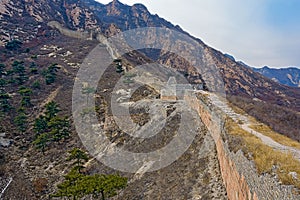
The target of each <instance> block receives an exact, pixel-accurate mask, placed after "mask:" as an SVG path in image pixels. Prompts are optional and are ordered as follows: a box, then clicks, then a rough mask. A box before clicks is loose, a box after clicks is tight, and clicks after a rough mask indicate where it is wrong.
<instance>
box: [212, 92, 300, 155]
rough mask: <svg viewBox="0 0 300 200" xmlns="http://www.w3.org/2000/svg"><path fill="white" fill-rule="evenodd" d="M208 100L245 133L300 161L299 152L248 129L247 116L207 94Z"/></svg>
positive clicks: (248, 121) (216, 97)
mask: <svg viewBox="0 0 300 200" xmlns="http://www.w3.org/2000/svg"><path fill="white" fill-rule="evenodd" d="M209 99H210V100H211V103H212V104H214V105H215V106H217V107H218V108H220V109H221V110H222V111H223V112H224V113H226V114H227V115H228V116H229V117H230V118H232V119H233V120H234V121H235V122H237V123H238V124H239V126H240V127H241V128H242V129H244V130H245V131H247V132H249V133H251V134H253V135H255V136H256V137H258V138H260V139H261V141H262V142H263V143H264V144H266V145H268V146H270V147H272V148H273V149H275V150H279V151H282V152H285V153H288V152H290V153H292V155H293V156H294V157H295V158H297V159H298V160H299V161H300V150H299V149H296V148H293V147H290V146H285V145H283V144H280V143H278V142H276V141H274V140H273V139H272V138H270V137H268V136H265V135H264V134H263V133H261V132H258V131H255V130H253V129H252V128H250V125H251V123H250V120H249V118H248V117H247V116H245V115H242V114H238V113H236V112H235V111H234V110H232V109H231V108H230V107H229V106H228V105H227V103H225V102H223V101H221V100H220V99H219V98H218V96H216V95H214V94H209Z"/></svg>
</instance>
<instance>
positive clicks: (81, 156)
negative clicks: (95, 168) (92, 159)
mask: <svg viewBox="0 0 300 200" xmlns="http://www.w3.org/2000/svg"><path fill="white" fill-rule="evenodd" d="M69 153H70V155H69V157H68V158H67V160H75V162H74V163H73V165H75V169H77V170H78V172H79V173H80V170H81V169H82V168H83V164H84V163H85V162H87V161H88V160H89V158H88V155H87V154H86V153H85V152H84V151H82V150H81V149H79V148H74V149H72V150H71V151H69Z"/></svg>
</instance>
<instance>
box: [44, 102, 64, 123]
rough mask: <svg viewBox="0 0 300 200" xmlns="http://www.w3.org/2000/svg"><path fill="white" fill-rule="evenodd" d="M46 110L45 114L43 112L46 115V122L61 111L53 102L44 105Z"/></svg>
mask: <svg viewBox="0 0 300 200" xmlns="http://www.w3.org/2000/svg"><path fill="white" fill-rule="evenodd" d="M45 108H46V112H45V115H46V118H47V119H48V120H50V119H52V118H53V117H55V116H56V115H57V113H58V112H59V111H61V110H60V109H59V107H58V105H57V103H55V102H54V101H50V102H49V103H47V104H46V106H45Z"/></svg>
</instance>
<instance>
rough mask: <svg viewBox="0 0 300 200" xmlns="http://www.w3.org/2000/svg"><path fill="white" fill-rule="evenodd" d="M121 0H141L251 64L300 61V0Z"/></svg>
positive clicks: (127, 1)
mask: <svg viewBox="0 0 300 200" xmlns="http://www.w3.org/2000/svg"><path fill="white" fill-rule="evenodd" d="M97 1H99V2H101V3H104V4H106V3H108V2H110V1H109V0H97ZM120 1H121V2H122V3H124V4H128V5H133V4H134V3H142V4H144V5H145V6H146V7H147V8H148V9H149V11H150V12H151V13H152V14H158V15H159V16H160V17H163V18H165V19H166V20H168V21H170V22H172V23H173V24H175V25H179V26H181V28H183V29H184V30H185V31H187V32H189V33H190V34H192V35H194V36H196V37H198V38H200V39H202V40H203V41H204V42H205V43H206V44H208V45H210V46H212V47H214V48H216V49H218V50H220V51H222V52H224V53H229V54H231V55H233V56H234V57H235V58H236V60H242V61H244V62H245V63H247V64H249V65H251V66H257V67H262V66H264V65H268V66H270V67H286V66H298V67H300V0H185V1H184V0H120Z"/></svg>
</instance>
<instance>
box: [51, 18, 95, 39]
mask: <svg viewBox="0 0 300 200" xmlns="http://www.w3.org/2000/svg"><path fill="white" fill-rule="evenodd" d="M47 25H48V26H50V27H51V28H56V29H57V30H59V32H60V33H61V34H63V35H65V36H68V37H72V38H77V39H83V40H90V39H92V34H91V33H89V32H86V31H84V32H83V31H72V30H70V29H67V28H65V27H63V26H62V25H61V24H60V23H59V22H57V21H51V22H49V23H48V24H47Z"/></svg>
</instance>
